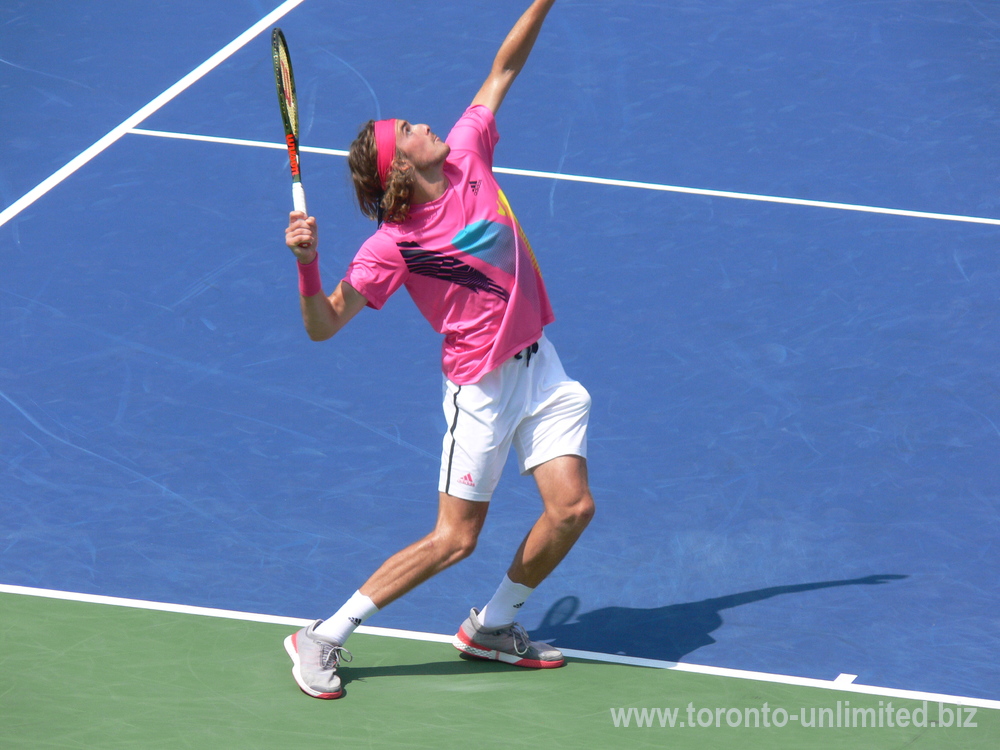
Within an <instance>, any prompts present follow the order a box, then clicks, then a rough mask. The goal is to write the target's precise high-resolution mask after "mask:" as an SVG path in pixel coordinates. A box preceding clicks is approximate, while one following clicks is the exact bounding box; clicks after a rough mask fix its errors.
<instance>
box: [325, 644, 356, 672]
mask: <svg viewBox="0 0 1000 750" xmlns="http://www.w3.org/2000/svg"><path fill="white" fill-rule="evenodd" d="M345 654H346V655H347V656H346V658H345V656H344V655H345ZM320 661H322V663H323V669H336V668H337V667H338V666H339V665H340V662H341V661H346V662H351V661H354V654H352V653H351V652H350V651H348V650H347V649H346V648H344V647H343V646H333V645H330V646H329V647H328V646H326V645H324V646H323V655H322V658H321V659H320Z"/></svg>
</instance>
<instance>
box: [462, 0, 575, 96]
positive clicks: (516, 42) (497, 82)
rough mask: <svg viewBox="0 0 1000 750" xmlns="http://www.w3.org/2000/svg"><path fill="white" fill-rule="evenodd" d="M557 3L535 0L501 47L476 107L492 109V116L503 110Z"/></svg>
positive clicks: (553, 0)
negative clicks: (502, 107)
mask: <svg viewBox="0 0 1000 750" xmlns="http://www.w3.org/2000/svg"><path fill="white" fill-rule="evenodd" d="M555 1H556V0H535V1H534V2H533V3H532V4H531V7H529V8H528V9H527V10H526V11H525V12H524V15H522V16H521V18H520V19H518V22H517V23H516V24H514V28H512V29H511V30H510V33H509V34H507V38H506V39H504V41H503V44H501V45H500V51H499V52H497V56H496V58H495V59H494V60H493V68H492V69H491V70H490V75H489V77H488V78H487V79H486V82H485V83H484V84H483V85H482V88H480V89H479V93H478V94H476V98H475V99H473V100H472V103H473V104H483V105H485V106H487V107H489V108H490V110H492V112H493V114H496V112H497V110H498V109H500V105H501V104H502V103H503V100H504V97H505V96H507V92H508V91H509V90H510V86H511V84H512V83H514V79H515V78H517V74H518V73H520V72H521V69H522V68H523V67H524V63H525V62H527V60H528V55H530V54H531V48H532V47H534V46H535V40H536V39H537V38H538V32H539V31H541V29H542V24H543V23H544V22H545V16H546V15H548V12H549V9H550V8H551V7H552V6H553V5H554V4H555Z"/></svg>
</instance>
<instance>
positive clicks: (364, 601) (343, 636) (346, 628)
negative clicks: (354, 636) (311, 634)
mask: <svg viewBox="0 0 1000 750" xmlns="http://www.w3.org/2000/svg"><path fill="white" fill-rule="evenodd" d="M376 612H378V607H376V606H375V604H374V602H372V600H371V599H369V598H368V597H367V596H365V595H364V594H362V593H361V592H360V591H355V592H354V596H352V597H351V598H350V599H348V600H347V601H346V602H345V603H344V606H343V607H341V608H340V609H338V610H337V612H336V614H335V615H334V616H333V617H331V618H329V619H328V620H324V621H323V622H322V623H320V626H319V627H318V628H316V631H315V632H316V633H318V634H319V635H321V636H323V637H324V638H330V639H331V640H334V641H336V642H337V643H339V644H340V645H341V646H343V645H344V641H346V640H347V638H348V637H349V636H350V635H351V633H353V632H354V631H355V629H356V628H357V627H358V625H360V624H361V623H363V622H364V621H365V620H367V619H368V618H369V617H371V616H372V615H373V614H375V613H376Z"/></svg>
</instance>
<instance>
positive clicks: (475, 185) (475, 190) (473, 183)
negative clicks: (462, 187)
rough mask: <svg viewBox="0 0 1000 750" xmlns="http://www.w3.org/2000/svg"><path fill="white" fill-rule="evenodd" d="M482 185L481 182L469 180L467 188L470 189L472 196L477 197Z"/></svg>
mask: <svg viewBox="0 0 1000 750" xmlns="http://www.w3.org/2000/svg"><path fill="white" fill-rule="evenodd" d="M482 184H483V181H482V180H469V187H470V188H472V194H473V195H479V188H480V186H481V185H482Z"/></svg>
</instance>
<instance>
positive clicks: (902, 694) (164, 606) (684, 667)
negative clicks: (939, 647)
mask: <svg viewBox="0 0 1000 750" xmlns="http://www.w3.org/2000/svg"><path fill="white" fill-rule="evenodd" d="M282 148H284V146H282ZM0 594H19V595H22V596H37V597H41V598H45V599H60V600H63V601H71V602H85V603H89V604H106V605H111V606H115V607H130V608H132V609H145V610H152V611H156V612H172V613H175V614H184V615H199V616H202V617H218V618H222V619H227V620H242V621H245V622H260V623H267V624H272V625H287V626H289V627H293V628H300V627H304V626H306V625H308V624H309V623H310V622H312V620H304V619H301V618H298V617H280V616H278V615H263V614H254V613H251V612H235V611H232V610H227V609H214V608H211V607H194V606H190V605H187V604H168V603H165V602H150V601H143V600H141V599H123V598H121V597H116V596H100V595H98V594H79V593H75V592H72V591H55V590H52V589H39V588H31V587H28V586H12V585H8V584H0ZM357 632H359V633H361V634H363V635H377V636H382V637H386V638H405V639H407V640H412V641H426V642H431V643H451V641H452V636H450V635H440V634H438V633H419V632H414V631H411V630H397V629H395V628H377V627H369V626H367V625H362V626H361V627H359V628H358V630H357ZM562 652H563V653H564V654H565V655H566V656H568V657H570V658H574V659H585V660H587V661H599V662H606V663H610V664H620V665H625V666H634V667H650V668H653V669H672V670H674V671H677V672H690V673H693V674H702V675H712V676H715V677H730V678H735V679H739V680H756V681H757V682H771V683H777V684H780V685H794V686H796V687H811V688H819V689H821V690H837V691H840V692H844V693H861V694H865V695H878V696H884V697H888V698H902V699H906V700H914V701H928V702H935V703H949V704H952V705H957V706H974V707H977V708H990V709H995V710H1000V700H988V699H986V698H968V697H963V696H957V695H945V694H943V693H926V692H921V691H917V690H897V689H895V688H884V687H874V686H871V685H857V684H854V683H853V682H851V681H849V679H847V678H853V677H854V676H855V675H847V674H841V675H838V677H837V678H835V679H833V680H817V679H813V678H811V677H794V676H790V675H779V674H769V673H767V672H750V671H747V670H744V669H727V668H725V667H707V666H701V665H698V664H687V663H678V662H672V661H660V660H657V659H641V658H638V657H634V656H620V655H617V654H600V653H596V652H594V651H578V650H576V649H568V648H564V649H562Z"/></svg>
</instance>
